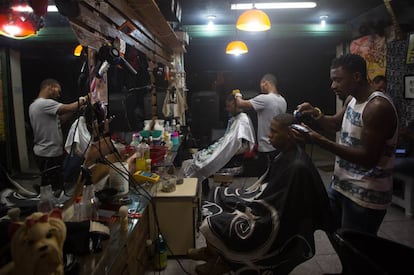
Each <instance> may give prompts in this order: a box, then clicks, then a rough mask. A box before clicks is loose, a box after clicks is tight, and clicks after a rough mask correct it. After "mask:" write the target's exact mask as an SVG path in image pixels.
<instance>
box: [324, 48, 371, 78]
mask: <svg viewBox="0 0 414 275" xmlns="http://www.w3.org/2000/svg"><path fill="white" fill-rule="evenodd" d="M339 67H342V68H343V69H344V70H346V71H348V72H350V73H360V74H361V76H362V78H363V79H364V80H365V81H367V63H366V62H365V59H364V58H362V57H361V56H360V55H357V54H344V55H341V56H339V57H337V58H335V59H334V60H332V63H331V69H336V68H339Z"/></svg>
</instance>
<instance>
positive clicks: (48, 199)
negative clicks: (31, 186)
mask: <svg viewBox="0 0 414 275" xmlns="http://www.w3.org/2000/svg"><path fill="white" fill-rule="evenodd" d="M53 201H54V198H53V192H52V186H51V185H50V184H49V185H46V186H40V199H39V202H38V203H37V211H39V212H42V213H49V212H50V211H51V210H52V209H53V207H54V205H53Z"/></svg>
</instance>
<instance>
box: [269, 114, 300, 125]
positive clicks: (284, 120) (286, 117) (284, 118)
mask: <svg viewBox="0 0 414 275" xmlns="http://www.w3.org/2000/svg"><path fill="white" fill-rule="evenodd" d="M273 120H275V121H277V122H279V123H280V124H282V125H283V126H285V127H289V126H290V125H292V124H294V123H297V121H296V119H295V117H294V116H293V115H292V114H289V113H283V114H279V115H277V116H275V117H273Z"/></svg>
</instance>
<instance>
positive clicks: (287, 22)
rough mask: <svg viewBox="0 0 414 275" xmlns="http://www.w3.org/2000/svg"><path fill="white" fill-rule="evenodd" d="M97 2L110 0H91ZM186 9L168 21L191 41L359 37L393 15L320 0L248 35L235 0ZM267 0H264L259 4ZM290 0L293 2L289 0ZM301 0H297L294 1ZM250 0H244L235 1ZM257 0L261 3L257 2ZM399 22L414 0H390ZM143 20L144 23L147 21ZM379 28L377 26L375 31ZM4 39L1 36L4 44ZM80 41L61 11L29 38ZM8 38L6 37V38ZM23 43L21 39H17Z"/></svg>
mask: <svg viewBox="0 0 414 275" xmlns="http://www.w3.org/2000/svg"><path fill="white" fill-rule="evenodd" d="M93 1H95V2H96V3H103V2H108V1H111V0H90V1H89V2H93ZM151 1H155V2H157V3H164V4H165V3H168V2H169V1H167V0H158V1H157V0H151ZM177 1H179V3H180V5H181V8H182V16H181V22H180V23H176V22H170V23H171V26H172V27H173V28H174V29H175V30H184V31H186V32H187V33H188V34H189V36H190V39H191V41H192V42H191V43H194V42H195V43H197V42H198V43H214V41H215V40H214V38H219V39H222V40H229V39H234V37H236V36H237V37H239V38H240V39H243V40H249V39H250V40H259V41H261V40H262V39H272V38H279V37H284V38H285V37H298V38H300V37H303V36H307V37H314V36H327V37H330V38H333V39H335V40H339V39H349V38H351V36H352V37H356V36H361V35H363V33H361V32H362V31H366V32H371V31H372V29H375V28H377V29H378V28H379V29H381V28H382V29H384V26H389V25H391V16H390V14H389V12H388V10H387V9H386V7H385V5H384V0H347V1H344V0H316V3H317V7H316V8H313V9H301V10H299V9H291V10H266V13H267V14H268V15H269V18H270V21H271V23H272V28H271V30H270V31H268V32H263V33H254V34H251V33H247V32H242V31H238V30H237V29H236V28H235V22H236V21H237V18H238V16H239V15H240V14H241V13H242V12H241V11H234V10H230V4H231V3H235V2H236V1H234V0H232V1H230V0H177ZM266 1H267V2H268V1H269V0H261V1H260V2H266ZM285 1H292V0H285ZM295 1H297V0H295ZM241 2H248V0H240V1H237V3H241ZM256 2H259V1H256ZM49 4H53V1H52V0H50V1H49ZM391 4H392V9H393V10H394V12H395V14H396V17H397V20H398V23H399V24H402V25H404V26H408V27H407V29H408V30H409V31H411V30H414V16H412V14H414V1H413V0H392V1H391ZM209 15H214V16H215V19H214V23H215V31H213V32H211V31H207V28H206V26H207V22H208V18H207V17H208V16H209ZM322 15H327V16H328V19H327V26H326V28H324V29H322V28H321V27H320V24H319V22H320V16H322ZM143 24H145V22H143ZM374 31H375V30H374ZM2 40H3V39H0V45H1V44H2V43H1V42H2ZM36 40H37V41H53V42H63V43H65V42H73V43H75V42H76V37H75V36H74V35H73V32H72V31H71V28H70V27H69V24H68V20H67V18H66V17H64V16H62V15H60V14H59V13H48V14H47V15H46V16H45V18H44V28H43V29H42V30H41V32H39V35H38V36H37V37H34V39H31V41H36ZM3 41H4V40H3ZM14 43H15V44H16V43H18V44H22V43H23V41H20V42H14Z"/></svg>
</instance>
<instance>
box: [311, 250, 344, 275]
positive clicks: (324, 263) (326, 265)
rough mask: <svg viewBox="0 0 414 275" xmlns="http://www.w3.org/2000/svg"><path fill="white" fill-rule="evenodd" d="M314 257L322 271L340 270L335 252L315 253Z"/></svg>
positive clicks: (339, 262)
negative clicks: (327, 253)
mask: <svg viewBox="0 0 414 275" xmlns="http://www.w3.org/2000/svg"><path fill="white" fill-rule="evenodd" d="M314 258H315V260H316V262H317V263H318V265H319V267H320V269H321V271H322V273H339V272H341V270H342V265H341V261H340V260H339V258H338V256H337V255H336V254H330V255H316V256H315V257H314Z"/></svg>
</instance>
